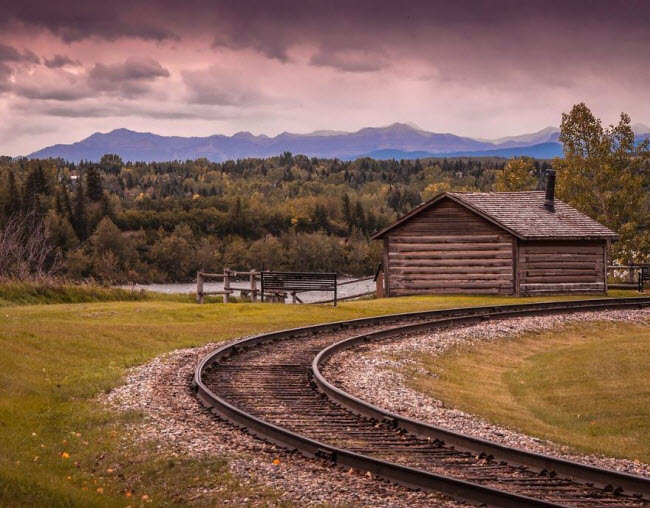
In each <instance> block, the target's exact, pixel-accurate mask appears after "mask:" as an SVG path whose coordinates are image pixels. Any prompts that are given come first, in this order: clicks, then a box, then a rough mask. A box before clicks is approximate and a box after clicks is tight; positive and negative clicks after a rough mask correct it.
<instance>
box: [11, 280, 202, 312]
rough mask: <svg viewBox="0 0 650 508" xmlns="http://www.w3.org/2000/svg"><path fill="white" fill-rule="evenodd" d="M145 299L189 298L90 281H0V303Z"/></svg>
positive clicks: (33, 303)
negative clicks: (92, 283)
mask: <svg viewBox="0 0 650 508" xmlns="http://www.w3.org/2000/svg"><path fill="white" fill-rule="evenodd" d="M146 300H166V301H189V300H190V296H189V295H182V294H176V295H163V294H156V293H150V292H147V291H142V290H139V291H131V290H128V289H119V288H111V287H104V286H97V285H91V284H70V283H60V282H54V281H48V282H0V307H7V306H10V305H36V304H56V303H91V302H116V301H117V302H135V301H146Z"/></svg>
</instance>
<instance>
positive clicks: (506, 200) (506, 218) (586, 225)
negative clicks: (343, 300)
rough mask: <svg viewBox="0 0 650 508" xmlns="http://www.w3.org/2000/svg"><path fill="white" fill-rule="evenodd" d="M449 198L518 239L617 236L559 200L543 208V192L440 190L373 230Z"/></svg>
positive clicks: (392, 226)
mask: <svg viewBox="0 0 650 508" xmlns="http://www.w3.org/2000/svg"><path fill="white" fill-rule="evenodd" d="M444 198H449V199H452V200H453V201H456V202H457V203H459V204H461V205H463V206H465V207H466V208H468V209H470V210H472V211H473V212H475V213H477V214H478V215H481V216H482V217H484V218H485V219H487V220H489V221H490V222H493V223H494V224H496V225H497V226H500V227H501V228H503V229H505V230H506V231H508V232H510V233H512V234H513V235H515V236H516V237H518V238H520V239H522V240H616V239H617V238H618V235H617V234H616V233H614V232H613V231H612V230H611V229H609V228H607V227H605V226H603V225H602V224H600V223H599V222H597V221H595V220H594V219H592V218H590V217H587V216H586V215H585V214H583V213H581V212H579V211H578V210H576V209H575V208H573V207H571V206H569V205H567V204H566V203H564V202H563V201H559V200H557V199H556V200H555V211H550V210H547V209H546V208H544V198H545V194H544V192H541V191H532V192H443V193H442V194H439V195H438V196H436V197H435V198H433V199H432V200H430V201H428V202H426V203H424V204H423V205H420V206H419V207H417V208H415V209H414V210H411V211H410V212H409V213H407V214H406V215H405V216H403V217H402V218H401V219H399V220H398V221H397V222H395V223H394V224H392V225H391V226H388V227H387V228H385V229H383V230H381V231H379V232H378V233H376V234H375V235H374V236H373V237H372V238H373V239H376V238H381V237H383V236H384V235H385V234H386V233H388V232H389V231H391V230H392V229H394V228H396V227H397V226H399V225H401V224H403V223H404V222H407V221H408V220H410V219H411V218H412V217H415V216H416V215H419V214H420V213H422V212H424V211H425V210H428V209H429V208H431V207H432V206H434V205H435V204H436V203H437V202H439V201H440V200H441V199H444Z"/></svg>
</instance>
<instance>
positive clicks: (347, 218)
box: [342, 194, 352, 229]
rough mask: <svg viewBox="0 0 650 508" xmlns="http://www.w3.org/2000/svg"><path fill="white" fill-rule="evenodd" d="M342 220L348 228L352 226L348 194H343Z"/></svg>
mask: <svg viewBox="0 0 650 508" xmlns="http://www.w3.org/2000/svg"><path fill="white" fill-rule="evenodd" d="M342 201H343V221H344V222H345V224H346V225H347V226H348V229H350V228H352V205H351V204H350V196H348V195H347V194H343V198H342Z"/></svg>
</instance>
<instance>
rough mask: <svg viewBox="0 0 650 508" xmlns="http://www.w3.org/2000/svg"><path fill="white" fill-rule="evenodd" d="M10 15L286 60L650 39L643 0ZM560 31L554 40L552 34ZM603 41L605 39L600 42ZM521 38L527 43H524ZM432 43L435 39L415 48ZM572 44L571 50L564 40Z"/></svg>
mask: <svg viewBox="0 0 650 508" xmlns="http://www.w3.org/2000/svg"><path fill="white" fill-rule="evenodd" d="M1 3H6V4H7V5H6V6H4V8H3V9H2V11H3V17H4V18H5V20H6V21H5V23H8V24H11V23H22V24H27V25H32V26H36V27H42V28H45V29H48V30H50V31H52V32H53V33H56V34H58V35H60V36H61V37H62V38H63V39H64V40H66V41H73V40H81V39H84V38H89V37H99V38H105V39H109V40H113V39H116V38H118V37H138V38H143V39H153V40H165V39H172V38H176V37H181V38H182V37H190V36H192V35H193V34H197V33H203V34H212V37H213V40H214V42H215V44H217V45H223V46H227V47H231V48H235V49H241V48H252V49H255V50H258V51H260V52H262V53H263V54H265V55H267V56H270V57H274V58H278V59H287V58H288V49H289V48H290V47H291V46H292V45H294V44H299V43H313V44H316V45H318V46H323V47H327V46H332V45H341V44H348V45H349V47H356V48H357V49H359V48H363V47H369V46H376V45H378V44H379V45H384V44H390V45H393V46H394V45H400V46H410V45H413V44H416V43H419V42H424V41H426V40H430V41H438V42H442V40H443V39H442V38H441V37H440V36H441V35H444V34H446V33H450V32H451V33H456V34H457V36H458V38H459V39H463V38H464V39H472V40H473V41H475V43H476V44H475V48H474V49H475V50H476V51H477V52H480V51H481V49H482V48H481V46H480V43H481V42H484V41H492V42H494V43H495V44H496V45H497V46H498V47H500V48H501V49H504V50H509V51H512V50H516V49H517V48H520V49H521V50H523V49H524V48H525V47H527V46H530V44H529V43H530V42H532V41H536V40H543V41H546V42H548V43H549V44H550V46H549V49H559V48H561V47H563V45H565V44H570V45H571V46H572V47H573V49H575V50H577V51H585V50H589V46H590V45H591V44H597V45H598V46H599V47H603V46H607V45H609V46H612V47H614V48H616V47H624V46H626V45H627V42H629V41H630V39H633V38H637V37H641V38H642V39H643V40H645V41H648V38H649V37H650V35H649V34H648V32H649V31H648V24H649V23H650V2H647V1H645V0H625V1H621V2H612V1H611V0H600V1H597V0H596V1H589V0H571V1H566V0H562V1H560V0H547V1H545V2H533V1H521V0H491V1H489V2H486V1H484V0H473V1H469V0H464V1H463V0H457V1H454V2H449V1H448V0H430V1H425V0H421V1H409V0H404V1H401V2H395V1H393V0H356V1H353V2H350V1H349V0H330V1H327V2H323V1H315V0H276V1H272V2H269V1H268V0H252V1H251V0H248V1H246V0H240V1H231V0H228V1H224V0H221V1H219V0H217V1H214V0H186V1H184V2H178V1H175V0H157V1H155V0H152V1H146V0H140V1H132V0H113V1H111V2H79V1H77V0H59V1H58V2H51V1H50V0H23V1H21V2H16V1H13V0H12V1H9V0H1V2H0V4H1ZM554 40H555V42H554ZM598 41H600V42H598ZM522 44H523V46H524V48H522ZM412 49H414V50H416V51H419V52H421V51H424V52H427V51H428V50H430V49H431V48H427V47H412ZM566 49H570V48H569V47H567V48H566Z"/></svg>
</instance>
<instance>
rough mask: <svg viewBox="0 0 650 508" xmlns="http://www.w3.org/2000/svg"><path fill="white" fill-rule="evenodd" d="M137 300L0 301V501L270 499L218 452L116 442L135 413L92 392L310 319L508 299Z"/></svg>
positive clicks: (133, 421)
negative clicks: (193, 350) (170, 355)
mask: <svg viewBox="0 0 650 508" xmlns="http://www.w3.org/2000/svg"><path fill="white" fill-rule="evenodd" d="M88 291H90V292H91V293H92V292H94V291H95V289H93V288H89V289H88ZM96 291H97V294H99V295H101V294H103V291H104V290H96ZM5 294H6V293H5ZM59 297H60V296H57V295H54V296H53V297H52V298H53V299H54V301H56V299H57V298H59ZM86 297H87V295H85V296H83V298H86ZM25 298H27V299H28V300H29V298H31V297H29V298H28V297H25ZM48 298H49V297H47V296H42V297H39V298H38V299H37V301H42V302H51V301H52V300H49V299H48ZM143 298H144V299H143V300H141V301H112V302H111V301H109V302H103V303H102V302H99V303H98V302H94V303H77V304H48V305H27V306H18V305H15V304H13V305H9V306H5V307H2V308H0V506H14V505H17V506H26V505H38V506H79V505H82V506H116V505H118V506H126V504H136V503H134V502H133V500H139V499H140V497H141V496H142V495H143V494H146V495H148V496H150V498H151V499H153V504H154V505H173V504H187V503H188V502H189V501H188V499H189V498H190V495H191V493H192V492H196V489H199V488H206V489H213V488H214V487H215V486H216V487H217V488H216V489H215V493H214V494H213V495H212V496H211V497H210V498H209V504H211V505H219V504H220V503H222V502H224V501H225V500H228V499H232V498H243V497H248V498H249V499H251V500H253V501H251V502H250V503H249V504H254V505H260V504H264V503H265V502H268V503H271V504H274V503H276V502H277V497H276V494H275V493H273V492H269V491H267V490H263V489H260V488H256V487H254V486H253V487H242V486H241V485H239V484H238V482H237V481H236V479H233V478H232V477H231V476H230V475H229V474H228V467H227V460H228V458H227V457H217V458H214V460H202V461H194V460H189V459H183V460H180V459H176V460H174V461H173V463H170V462H169V457H167V456H166V455H165V454H164V453H162V452H160V451H158V450H157V449H156V448H155V446H154V447H150V445H141V446H136V447H134V448H128V449H125V447H121V446H119V444H120V438H121V436H122V434H123V433H124V430H125V426H126V425H127V424H135V425H138V424H139V423H140V422H141V421H142V415H139V414H127V415H123V416H116V415H114V414H111V413H109V412H107V411H105V410H102V409H100V408H98V407H97V406H96V405H95V403H94V398H95V397H96V395H97V394H98V393H100V392H103V391H108V390H110V389H111V388H113V387H115V386H116V385H119V384H120V382H121V379H122V377H123V376H124V374H125V371H126V369H127V368H129V367H132V366H135V365H139V364H142V363H145V362H147V361H148V360H150V359H152V358H153V357H155V356H157V355H159V354H161V353H164V352H167V351H170V350H173V349H177V348H183V347H189V346H199V345H202V344H205V343H207V342H211V341H219V340H224V339H228V338H232V337H238V336H243V335H249V334H252V333H259V332H263V331H270V330H277V329H284V328H289V327H295V326H301V325H307V324H312V323H318V322H327V321H336V320H343V319H351V318H357V317H364V316H372V315H378V314H385V313H395V312H408V311H418V310H426V309H436V308H449V307H459V306H469V305H486V304H496V303H512V302H514V301H516V300H515V299H513V298H508V297H481V296H450V297H412V298H395V299H383V300H368V301H362V302H347V303H342V304H341V305H340V306H339V307H337V308H332V307H330V306H300V305H295V306H293V305H282V304H247V303H243V304H232V305H222V304H216V305H213V304H210V305H208V304H205V305H197V304H194V303H185V302H184V301H175V300H174V299H169V298H166V297H158V296H154V295H145V296H144V297H143ZM183 298H186V297H183ZM546 299H547V300H548V299H549V298H546ZM16 300H17V297H16V296H12V297H11V298H10V301H12V302H15V301H16ZM75 301H77V300H76V299H75ZM522 301H525V302H532V301H535V300H533V299H525V300H522ZM64 453H66V454H68V455H69V457H68V458H65V456H62V455H61V454H64ZM108 469H113V470H114V472H113V473H108V472H107V471H108ZM195 478H199V479H198V480H195ZM97 488H101V489H103V493H101V494H100V493H98V492H97ZM127 490H128V491H130V492H132V493H133V498H132V499H131V500H129V499H127V498H126V497H125V492H126V491H127ZM217 491H218V492H217ZM136 497H137V499H136ZM197 502H198V501H193V504H197Z"/></svg>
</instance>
